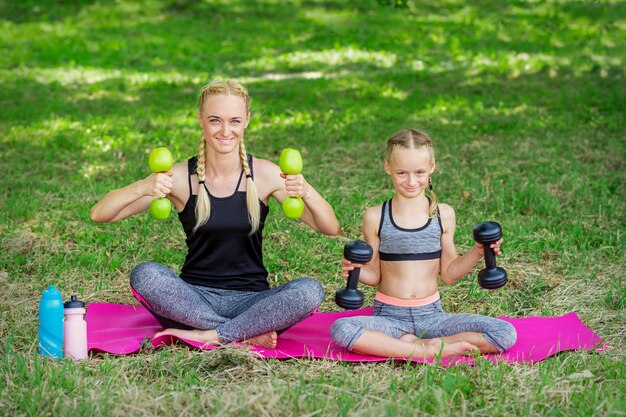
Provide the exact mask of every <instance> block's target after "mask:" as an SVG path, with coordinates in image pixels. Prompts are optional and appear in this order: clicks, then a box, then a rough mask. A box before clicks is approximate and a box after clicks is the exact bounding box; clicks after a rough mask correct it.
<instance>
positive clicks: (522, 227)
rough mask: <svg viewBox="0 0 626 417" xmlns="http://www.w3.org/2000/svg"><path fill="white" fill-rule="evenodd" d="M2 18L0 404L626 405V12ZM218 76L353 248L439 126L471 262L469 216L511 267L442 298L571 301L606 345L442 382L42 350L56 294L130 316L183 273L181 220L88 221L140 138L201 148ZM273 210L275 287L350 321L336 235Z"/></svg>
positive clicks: (452, 301)
mask: <svg viewBox="0 0 626 417" xmlns="http://www.w3.org/2000/svg"><path fill="white" fill-rule="evenodd" d="M14 3H16V2H12V1H6V0H5V1H0V32H1V33H2V36H0V51H1V53H0V146H1V151H0V168H1V172H2V173H3V175H2V190H1V191H2V192H1V193H0V235H1V238H0V245H1V246H0V314H1V320H0V340H1V341H2V343H1V344H0V353H1V355H0V414H2V415H11V416H16V415H106V416H108V415H112V416H113V415H125V416H127V415H137V416H139V415H142V416H143V415H148V416H149V415H225V416H230V415H241V416H257V415H266V416H269V415H272V416H279V415H281V416H282V415H284V416H288V415H289V416H291V415H302V416H304V415H307V416H314V415H315V416H322V415H350V416H352V415H369V416H380V415H389V416H402V415H406V416H412V415H437V416H463V415H504V414H506V415H511V416H544V415H551V416H582V415H585V416H587V415H594V416H600V415H602V416H604V415H615V416H618V415H624V410H626V401H625V399H624V392H625V391H626V384H624V376H623V375H624V372H625V369H626V366H625V363H624V348H623V345H624V342H625V338H624V324H625V320H624V318H625V317H624V295H625V292H626V284H625V282H624V270H625V266H626V265H625V262H624V242H623V240H624V238H623V235H624V208H625V204H624V200H625V198H624V197H625V170H624V154H625V151H624V150H625V149H626V139H625V135H624V126H625V122H624V114H625V110H626V94H625V93H624V92H625V91H626V81H625V78H624V77H625V75H626V74H625V71H624V65H625V62H624V57H625V56H626V46H625V45H626V4H625V3H624V2H621V1H589V2H583V1H521V0H514V1H508V2H501V1H496V0H492V1H487V0H475V1H454V0H447V1H440V2H417V1H410V0H409V1H407V2H401V3H403V4H404V3H406V7H394V6H393V5H392V4H391V3H393V2H385V1H382V0H381V1H374V0H364V1H351V2H350V1H338V0H330V1H321V0H319V1H313V0H310V1H304V0H302V1H286V2H283V1H280V2H279V1H272V0H266V1H257V2H252V1H243V0H242V1H225V0H224V1H210V0H205V1H191V0H186V1H185V0H169V1H167V0H147V1H105V0H102V1H88V0H84V1H80V0H74V1H66V2H63V4H62V5H59V4H56V2H45V1H30V0H27V1H21V2H19V4H14ZM223 78H232V79H236V80H238V81H240V82H242V83H243V84H244V85H245V86H246V87H247V88H248V89H249V91H250V94H251V96H252V98H253V103H252V109H253V120H252V122H251V124H250V126H249V128H248V131H247V134H246V144H247V147H248V150H249V151H250V152H251V153H252V154H254V155H255V156H257V157H260V158H267V159H271V160H274V161H278V157H279V155H280V151H281V150H282V149H283V148H284V147H288V146H289V147H295V148H298V149H300V151H301V152H302V154H303V158H304V163H305V167H304V175H305V176H306V178H307V180H308V181H309V182H311V183H312V184H314V185H315V187H316V188H317V189H318V190H319V191H320V192H321V193H322V194H323V195H324V196H325V197H326V198H327V200H328V201H329V202H330V203H331V204H332V205H333V207H334V208H335V211H336V213H337V216H338V218H339V220H340V222H341V225H342V235H344V236H346V237H349V238H361V237H362V234H361V222H362V213H363V211H364V209H365V208H367V207H369V206H372V205H375V204H379V203H380V202H382V201H383V200H385V199H387V198H389V197H390V196H391V195H392V187H391V183H390V181H389V179H388V177H387V176H386V175H385V173H384V170H383V163H382V161H383V158H384V152H385V140H386V138H387V137H389V136H390V135H391V134H392V133H394V132H396V131H397V130H400V129H403V128H409V127H417V128H420V129H423V130H425V131H427V132H428V133H429V134H430V136H431V137H432V138H433V140H434V143H435V149H436V152H437V171H436V173H435V175H434V178H433V181H434V186H435V190H436V192H437V195H438V196H439V198H440V200H441V201H443V202H446V203H449V204H450V205H452V206H453V207H454V208H455V210H456V213H457V236H456V243H457V248H458V250H459V252H460V253H463V252H465V251H466V250H468V249H469V248H471V246H472V244H473V241H472V237H471V227H472V225H473V224H474V223H477V222H479V221H484V220H497V221H498V222H500V223H501V224H502V225H503V228H504V238H505V242H504V244H503V251H504V256H502V257H501V258H499V260H498V263H499V265H501V266H503V267H504V268H506V269H507V271H508V272H509V283H508V285H507V286H506V287H505V288H503V289H501V290H498V291H493V292H487V291H484V290H481V289H480V288H479V287H478V285H477V283H476V271H474V273H473V274H470V275H469V276H468V277H467V278H465V279H463V280H462V281H460V282H459V283H457V284H455V285H454V286H450V287H445V286H442V287H441V292H442V298H443V303H444V307H445V308H446V309H447V310H449V311H452V312H470V313H480V314H486V315H492V316H496V315H507V316H513V317H523V316H529V315H547V316H551V315H561V314H565V313H567V312H570V311H576V312H577V313H578V315H579V316H580V317H581V319H582V320H583V321H584V322H585V323H586V324H587V325H588V326H589V327H590V328H591V329H593V330H594V331H595V332H596V333H598V334H599V335H600V336H601V337H602V338H603V339H604V340H606V341H607V342H608V343H609V344H610V345H611V346H612V348H611V349H610V350H609V351H608V352H606V353H604V354H595V353H591V352H568V353H563V354H560V355H557V356H555V357H552V358H549V359H548V360H546V361H543V362H540V363H537V364H533V365H516V366H508V365H502V364H499V365H494V364H489V363H484V362H479V363H478V365H477V366H474V367H465V366H462V367H455V368H451V369H441V368H439V367H437V366H427V365H413V364H408V365H407V364H402V363H395V364H394V363H383V364H344V363H336V362H327V361H312V360H292V361H283V362H281V361H272V360H269V361H261V360H257V359H254V358H252V357H251V356H250V355H249V354H248V353H247V352H245V351H244V350H241V349H239V350H237V349H223V350H219V351H215V352H199V351H195V350H191V349H188V348H186V347H185V346H182V345H181V346H174V347H171V348H166V349H161V350H158V351H156V352H153V351H146V352H141V353H139V354H137V355H133V356H128V357H113V356H107V355H97V356H95V357H94V358H92V359H90V360H88V361H84V362H81V363H76V364H75V363H72V362H69V361H61V362H53V361H49V360H45V359H42V358H40V357H38V356H37V354H36V348H37V326H38V319H37V308H38V302H39V298H40V295H41V291H42V290H43V289H44V288H45V287H46V286H47V285H49V284H51V283H54V284H56V285H57V286H58V287H60V289H61V290H62V291H63V296H64V299H67V298H69V295H70V294H78V295H79V297H80V298H82V299H83V300H84V301H86V302H102V301H106V302H120V303H133V304H134V303H136V302H135V300H134V298H133V297H132V296H131V295H130V291H129V287H128V276H129V273H130V270H131V269H132V268H133V267H134V266H135V265H136V264H137V263H139V262H142V261H147V260H151V261H157V262H162V263H164V264H166V265H168V266H170V267H172V268H173V269H174V270H175V271H179V270H180V266H181V264H182V262H183V260H184V254H185V250H184V249H185V244H184V234H183V232H182V228H181V227H180V225H179V223H178V221H177V220H176V219H175V218H174V217H172V218H171V219H170V220H168V221H165V222H156V221H153V220H152V219H150V217H149V215H148V214H147V213H144V214H141V215H138V216H135V217H133V218H130V219H126V220H124V221H121V222H118V223H114V224H95V223H92V222H91V221H90V220H89V209H90V208H91V206H93V204H95V202H96V201H97V200H98V199H99V198H101V197H102V196H103V195H104V194H105V193H106V192H108V191H110V190H112V189H114V188H118V187H121V186H123V185H126V184H128V183H130V182H132V181H135V180H137V179H140V178H143V177H145V176H147V175H148V174H149V170H148V167H147V156H148V153H149V152H150V150H151V149H152V148H154V147H157V146H167V147H168V148H169V149H170V150H171V151H172V152H173V154H174V157H175V159H176V160H177V161H181V160H184V159H186V158H188V157H190V156H192V155H193V154H194V152H195V151H196V149H197V143H198V141H199V137H200V136H199V128H198V126H197V123H196V120H195V106H196V101H197V94H198V92H199V90H200V88H201V87H202V86H203V85H204V84H206V83H208V82H210V81H212V80H215V79H223ZM270 207H271V213H270V216H269V217H268V220H267V222H266V229H265V232H264V238H265V243H264V244H265V252H264V256H265V261H266V264H267V267H268V269H269V270H270V273H271V276H270V282H271V284H272V285H276V284H279V283H282V282H285V281H287V280H290V279H292V278H295V277H298V276H302V275H311V276H314V277H316V278H317V279H318V280H319V281H320V282H321V283H322V284H323V285H324V287H325V290H326V300H325V301H324V303H323V304H322V307H321V310H322V311H337V310H338V309H339V308H338V307H337V306H336V305H335V304H334V302H333V297H334V291H335V290H336V289H337V288H339V287H341V286H344V285H345V282H344V280H343V279H341V277H340V267H339V261H340V258H341V252H342V247H343V242H342V241H341V240H338V239H330V238H327V237H324V236H322V235H318V234H315V233H314V232H312V231H311V230H310V229H309V228H307V227H304V226H302V225H301V224H299V223H297V222H293V221H290V220H288V219H285V218H283V216H282V214H281V212H280V207H279V206H278V205H277V204H275V202H273V203H272V204H271V206H270ZM482 267H483V266H482V263H481V264H479V265H478V266H477V268H476V270H478V269H480V268H482ZM362 289H363V291H364V292H365V294H366V298H367V300H368V301H371V300H372V298H373V294H374V291H375V290H374V289H372V288H362Z"/></svg>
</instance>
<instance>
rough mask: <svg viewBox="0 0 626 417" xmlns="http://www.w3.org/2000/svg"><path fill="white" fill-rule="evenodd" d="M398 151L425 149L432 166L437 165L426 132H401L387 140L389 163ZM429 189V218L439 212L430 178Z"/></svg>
mask: <svg viewBox="0 0 626 417" xmlns="http://www.w3.org/2000/svg"><path fill="white" fill-rule="evenodd" d="M397 149H423V150H424V151H426V152H427V153H428V155H429V156H430V163H431V165H432V164H434V163H435V150H434V149H433V144H432V142H431V140H430V138H429V137H428V135H427V134H426V133H424V132H421V131H419V130H416V129H406V130H401V131H399V132H397V133H395V134H394V135H393V136H391V137H390V138H389V139H387V162H388V163H391V159H392V158H393V153H394V152H395V151H396V150H397ZM428 189H429V194H430V195H429V197H430V207H429V208H428V217H433V215H434V213H435V212H436V211H437V203H438V200H437V196H436V195H435V193H434V191H433V187H432V183H431V181H430V177H429V178H428Z"/></svg>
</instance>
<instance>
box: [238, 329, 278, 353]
mask: <svg viewBox="0 0 626 417" xmlns="http://www.w3.org/2000/svg"><path fill="white" fill-rule="evenodd" d="M245 342H246V343H250V344H253V345H257V346H261V347H264V348H266V349H274V348H275V347H276V343H277V342H278V333H276V332H275V331H271V332H267V333H264V334H260V335H258V336H255V337H251V338H250V339H246V340H245Z"/></svg>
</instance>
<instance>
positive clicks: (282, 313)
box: [130, 262, 324, 343]
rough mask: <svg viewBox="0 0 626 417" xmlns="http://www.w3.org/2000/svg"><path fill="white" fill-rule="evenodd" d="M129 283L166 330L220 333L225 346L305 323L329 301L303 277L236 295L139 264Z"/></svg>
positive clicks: (159, 267)
mask: <svg viewBox="0 0 626 417" xmlns="http://www.w3.org/2000/svg"><path fill="white" fill-rule="evenodd" d="M130 285H131V287H132V289H133V293H134V294H135V296H137V298H138V299H139V301H141V302H142V304H144V305H145V306H146V308H148V309H149V310H150V312H151V313H152V314H154V316H155V317H156V318H157V319H159V321H160V322H161V324H162V325H163V326H164V327H175V328H183V329H190V328H195V329H202V330H208V329H215V330H216V331H217V333H218V336H219V338H220V341H221V342H222V343H229V342H234V341H241V340H245V339H249V338H251V337H255V336H258V335H261V334H264V333H267V332H270V331H273V330H276V331H280V330H284V329H286V328H288V327H290V326H293V325H294V324H296V323H297V322H299V321H301V320H302V319H304V318H305V317H306V316H307V315H309V314H311V313H312V312H313V311H314V310H315V309H317V308H318V307H319V305H320V304H321V303H322V300H323V299H324V290H323V288H322V285H321V284H320V283H319V282H317V281H316V280H314V279H313V278H307V277H305V278H298V279H295V280H293V281H290V282H288V283H286V284H283V285H280V286H278V287H275V288H271V289H268V290H265V291H260V292H255V291H235V290H224V289H219V288H210V287H203V286H199V285H191V284H188V283H186V282H185V281H183V280H182V279H181V278H180V277H178V276H177V275H176V274H175V273H174V272H173V271H171V270H170V269H169V268H167V267H165V266H163V265H161V264H158V263H154V262H145V263H141V264H139V265H137V266H136V267H135V269H133V271H132V272H131V274H130Z"/></svg>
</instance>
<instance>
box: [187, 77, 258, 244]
mask: <svg viewBox="0 0 626 417" xmlns="http://www.w3.org/2000/svg"><path fill="white" fill-rule="evenodd" d="M218 95H224V96H238V97H241V98H242V99H243V101H244V103H245V107H246V115H248V114H249V113H250V96H249V95H248V91H247V90H246V89H245V88H244V87H243V86H242V85H241V84H239V83H238V82H236V81H215V82H212V83H210V84H207V85H205V86H204V87H203V88H202V91H201V92H200V96H199V97H198V113H199V114H202V110H203V109H204V103H205V102H206V100H207V98H208V97H211V96H218ZM239 158H240V159H241V164H242V166H243V171H244V175H245V176H246V204H247V206H248V219H249V220H250V226H251V230H250V234H253V233H254V232H256V231H257V230H258V229H259V225H260V223H261V207H260V205H259V194H258V192H257V189H256V185H255V184H254V180H253V179H252V173H251V172H250V165H249V164H248V154H247V153H246V146H245V145H244V143H243V138H241V142H240V143H239ZM205 162H206V142H205V141H204V137H200V146H199V147H198V163H197V166H196V173H197V174H198V181H199V182H200V187H199V188H198V200H197V204H196V225H195V227H194V228H193V230H194V232H195V231H196V230H197V229H198V228H199V227H200V226H202V225H203V224H205V223H206V222H207V221H208V220H209V217H210V216H211V200H210V199H209V193H208V192H207V190H206V188H205V187H204V180H205V172H204V171H205V166H204V165H205Z"/></svg>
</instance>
